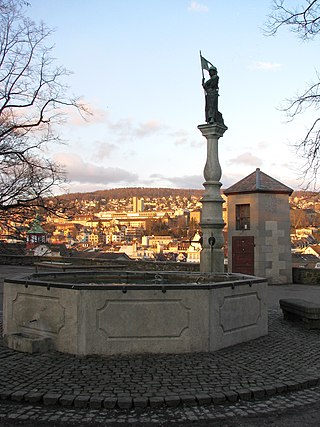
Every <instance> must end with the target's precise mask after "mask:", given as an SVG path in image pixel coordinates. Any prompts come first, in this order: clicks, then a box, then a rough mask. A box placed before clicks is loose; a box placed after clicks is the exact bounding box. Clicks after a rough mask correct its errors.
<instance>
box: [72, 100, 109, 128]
mask: <svg viewBox="0 0 320 427" xmlns="http://www.w3.org/2000/svg"><path fill="white" fill-rule="evenodd" d="M79 104H81V105H83V107H84V108H85V109H86V110H87V111H88V113H80V112H79V111H78V110H77V109H76V108H68V109H65V111H66V114H67V117H68V124H69V125H72V126H86V125H92V124H96V123H104V122H105V121H106V120H107V115H108V113H107V112H106V111H105V110H103V109H102V108H99V107H97V106H95V105H93V104H90V103H88V102H86V101H84V100H80V101H79Z"/></svg>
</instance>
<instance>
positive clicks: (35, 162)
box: [0, 0, 85, 221]
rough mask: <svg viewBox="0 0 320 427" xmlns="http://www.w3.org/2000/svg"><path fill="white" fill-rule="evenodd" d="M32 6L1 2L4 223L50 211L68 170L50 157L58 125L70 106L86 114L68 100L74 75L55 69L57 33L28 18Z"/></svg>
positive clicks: (0, 201) (0, 210)
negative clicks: (33, 211)
mask: <svg viewBox="0 0 320 427" xmlns="http://www.w3.org/2000/svg"><path fill="white" fill-rule="evenodd" d="M26 6H27V3H26V2H25V1H24V0H0V221H1V220H2V219H3V218H4V217H8V215H9V213H10V212H13V213H14V214H16V213H17V212H18V211H19V210H20V211H21V210H27V209H29V208H30V206H41V207H46V200H47V197H48V196H50V195H52V191H53V189H54V188H55V187H56V186H59V185H62V184H63V183H64V182H65V174H64V171H63V169H62V167H61V166H59V165H58V164H56V163H54V162H53V161H51V160H50V159H48V158H47V156H46V150H47V149H48V144H49V143H53V142H59V141H60V139H59V136H58V135H57V133H56V125H57V124H61V123H62V122H63V121H64V119H65V114H66V108H67V107H75V108H77V109H78V111H79V112H80V113H81V112H82V111H85V108H84V107H83V106H82V105H81V104H80V103H79V100H78V99H75V98H72V97H69V96H68V95H67V94H68V92H69V90H68V89H69V88H68V87H67V86H66V84H65V82H64V80H65V77H67V76H68V75H69V74H70V73H69V72H68V71H67V70H66V69H65V68H64V67H60V66H56V65H55V62H54V60H53V57H52V46H49V47H48V46H47V43H48V40H49V36H51V34H52V30H50V29H49V28H47V27H46V26H45V25H44V24H43V23H40V24H37V23H35V22H33V21H32V20H31V19H29V18H28V17H26V12H25V8H26ZM50 206H51V209H52V202H51V205H50ZM50 206H49V207H48V208H50Z"/></svg>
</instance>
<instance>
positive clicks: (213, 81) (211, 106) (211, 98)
mask: <svg viewBox="0 0 320 427" xmlns="http://www.w3.org/2000/svg"><path fill="white" fill-rule="evenodd" d="M208 71H209V75H210V79H209V80H207V81H205V79H204V77H203V79H202V86H203V89H204V90H205V93H206V107H205V112H206V122H207V123H210V124H212V123H220V124H222V125H224V122H223V118H222V114H221V113H220V112H219V111H218V96H219V77H218V73H217V69H216V67H213V66H212V67H210V68H209V70H208Z"/></svg>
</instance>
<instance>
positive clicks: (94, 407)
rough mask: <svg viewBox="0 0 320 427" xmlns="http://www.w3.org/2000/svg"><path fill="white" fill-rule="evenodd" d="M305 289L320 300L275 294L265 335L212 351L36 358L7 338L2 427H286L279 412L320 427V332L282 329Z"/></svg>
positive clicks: (0, 388)
mask: <svg viewBox="0 0 320 427" xmlns="http://www.w3.org/2000/svg"><path fill="white" fill-rule="evenodd" d="M2 267H3V266H0V278H1V277H3V275H2V273H3V272H1V270H2ZM14 272H15V273H16V270H14ZM7 275H8V274H7ZM277 288H278V289H277ZM290 289H291V291H290ZM302 291H303V293H304V294H306V293H307V294H308V295H309V298H307V296H305V298H307V299H310V296H312V299H313V300H316V299H319V298H320V288H316V287H299V286H297V287H296V286H295V285H291V286H286V287H281V288H280V287H270V297H269V301H270V308H269V334H268V336H265V337H261V338H259V339H256V340H254V341H251V342H248V343H242V344H239V345H236V346H234V347H230V348H228V349H223V350H219V351H217V352H215V353H196V354H184V355H141V356H131V357H129V356H123V357H98V356H86V357H77V356H72V355H66V354H62V353H58V352H52V353H48V354H34V355H29V354H24V353H19V352H15V351H13V350H10V349H7V348H5V347H4V346H3V344H2V340H0V398H1V402H0V425H8V426H10V425H19V423H22V424H23V425H26V426H27V425H28V426H31V425H36V426H40V425H45V424H46V425H48V424H49V425H56V426H60V425H70V426H71V425H88V426H90V425H101V424H103V425H110V426H112V425H119V424H121V423H122V424H123V425H128V424H136V425H154V424H158V425H169V424H173V423H174V424H176V425H188V424H189V423H190V425H191V423H192V425H221V426H223V425H228V426H235V425H237V426H241V425H244V426H245V425H246V426H250V425H252V426H253V425H262V426H263V425H274V426H276V425H281V426H282V425H283V426H285V425H286V424H275V423H273V421H272V418H270V417H271V416H272V414H276V415H275V418H274V422H276V423H278V422H279V419H280V418H279V411H280V412H281V414H282V416H284V417H286V416H287V414H286V413H284V411H288V410H290V409H293V410H297V411H298V413H297V414H296V418H297V417H300V418H301V416H302V415H301V414H302V408H304V410H305V411H307V412H306V414H307V415H306V416H307V417H308V419H309V421H310V422H313V421H312V420H311V419H310V416H311V415H310V414H311V413H312V411H313V413H314V416H313V419H314V422H318V424H311V423H310V424H305V422H303V424H300V425H301V426H304V425H320V418H319V417H318V415H319V414H320V351H319V339H320V330H305V329H304V328H303V326H302V325H300V324H299V323H294V324H293V323H291V322H286V321H284V320H283V319H282V315H281V312H280V310H279V308H278V305H277V304H276V302H277V300H278V299H279V298H278V297H277V295H279V294H281V297H283V296H284V295H283V294H284V293H285V295H290V296H292V294H294V293H297V292H298V293H299V292H302ZM318 404H319V410H318V411H317V405H318ZM310 405H311V406H310ZM311 409H312V410H311ZM256 417H259V420H257V419H255V418H256ZM266 417H267V418H266ZM266 419H268V421H269V424H263V422H265V420H266ZM290 419H291V421H292V417H291V418H290ZM283 420H284V418H283ZM213 422H215V424H213ZM252 422H257V424H249V423H252ZM283 422H285V421H283ZM1 423H3V424H1ZM10 423H11V424H10ZM41 423H42V424H41ZM195 423H196V424H195ZM210 423H212V424H210ZM217 423H218V424H217ZM288 425H294V424H288ZM296 425H297V426H298V425H299V424H296Z"/></svg>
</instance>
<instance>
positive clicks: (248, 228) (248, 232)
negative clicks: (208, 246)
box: [224, 168, 293, 283]
mask: <svg viewBox="0 0 320 427" xmlns="http://www.w3.org/2000/svg"><path fill="white" fill-rule="evenodd" d="M292 191H293V190H292V189H291V188H289V187H287V186H286V185H284V184H282V183H281V182H279V181H277V180H275V179H274V178H272V177H270V176H269V175H267V174H265V173H263V172H261V171H260V169H259V168H258V169H256V171H255V172H253V173H252V174H250V175H248V176H247V177H245V178H243V179H242V180H241V181H239V182H237V183H236V184H234V185H232V186H231V187H229V188H228V189H226V190H225V191H224V194H225V195H226V196H227V197H228V265H229V272H233V273H243V274H250V275H255V276H259V277H265V278H267V279H268V282H269V283H291V282H292V258H291V242H290V205H289V196H290V195H291V193H292Z"/></svg>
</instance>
